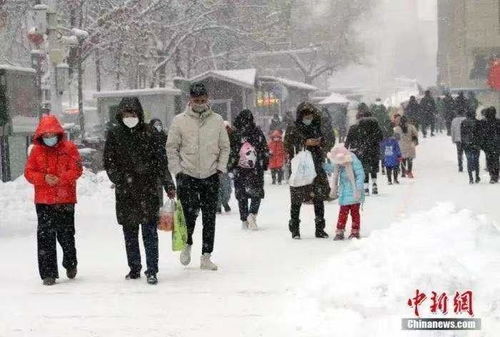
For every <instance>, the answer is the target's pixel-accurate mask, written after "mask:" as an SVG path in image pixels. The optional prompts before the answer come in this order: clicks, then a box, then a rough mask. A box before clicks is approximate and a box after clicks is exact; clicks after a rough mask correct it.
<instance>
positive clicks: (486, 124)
mask: <svg viewBox="0 0 500 337" xmlns="http://www.w3.org/2000/svg"><path fill="white" fill-rule="evenodd" d="M485 117H486V118H485V119H484V120H482V121H480V122H479V128H480V135H481V148H482V149H483V150H484V151H485V152H488V153H497V154H498V153H500V119H498V118H496V110H495V109H492V108H488V109H487V110H486V113H485Z"/></svg>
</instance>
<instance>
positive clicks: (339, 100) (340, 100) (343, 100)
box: [319, 92, 350, 105]
mask: <svg viewBox="0 0 500 337" xmlns="http://www.w3.org/2000/svg"><path fill="white" fill-rule="evenodd" d="M349 102H350V101H349V99H347V97H345V96H344V95H341V94H337V93H336V92H332V94H331V95H330V96H328V97H327V98H325V99H324V100H322V101H320V102H319V104H320V105H329V104H349Z"/></svg>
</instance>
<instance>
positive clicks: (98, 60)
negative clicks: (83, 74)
mask: <svg viewBox="0 0 500 337" xmlns="http://www.w3.org/2000/svg"><path fill="white" fill-rule="evenodd" d="M94 57H95V79H96V83H95V90H96V91H97V92H99V91H101V87H102V84H101V53H100V52H99V48H96V49H95V54H94Z"/></svg>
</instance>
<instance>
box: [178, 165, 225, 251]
mask: <svg viewBox="0 0 500 337" xmlns="http://www.w3.org/2000/svg"><path fill="white" fill-rule="evenodd" d="M218 193H219V175H218V174H214V175H212V176H211V177H208V178H206V179H197V178H193V177H190V176H188V175H185V174H182V173H181V174H178V175H177V196H178V197H179V200H180V201H181V204H182V208H183V209H184V217H185V218H186V225H187V229H188V240H187V244H188V245H192V244H193V233H194V228H195V225H196V218H197V217H198V213H199V210H200V209H201V213H202V220H203V248H202V253H203V254H204V253H212V251H213V249H214V240H215V215H216V210H217V199H218V198H217V197H218Z"/></svg>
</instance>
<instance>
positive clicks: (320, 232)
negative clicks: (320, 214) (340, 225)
mask: <svg viewBox="0 0 500 337" xmlns="http://www.w3.org/2000/svg"><path fill="white" fill-rule="evenodd" d="M315 222H316V237H317V238H318V239H328V234H327V233H326V232H325V219H323V218H316V220H315Z"/></svg>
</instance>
